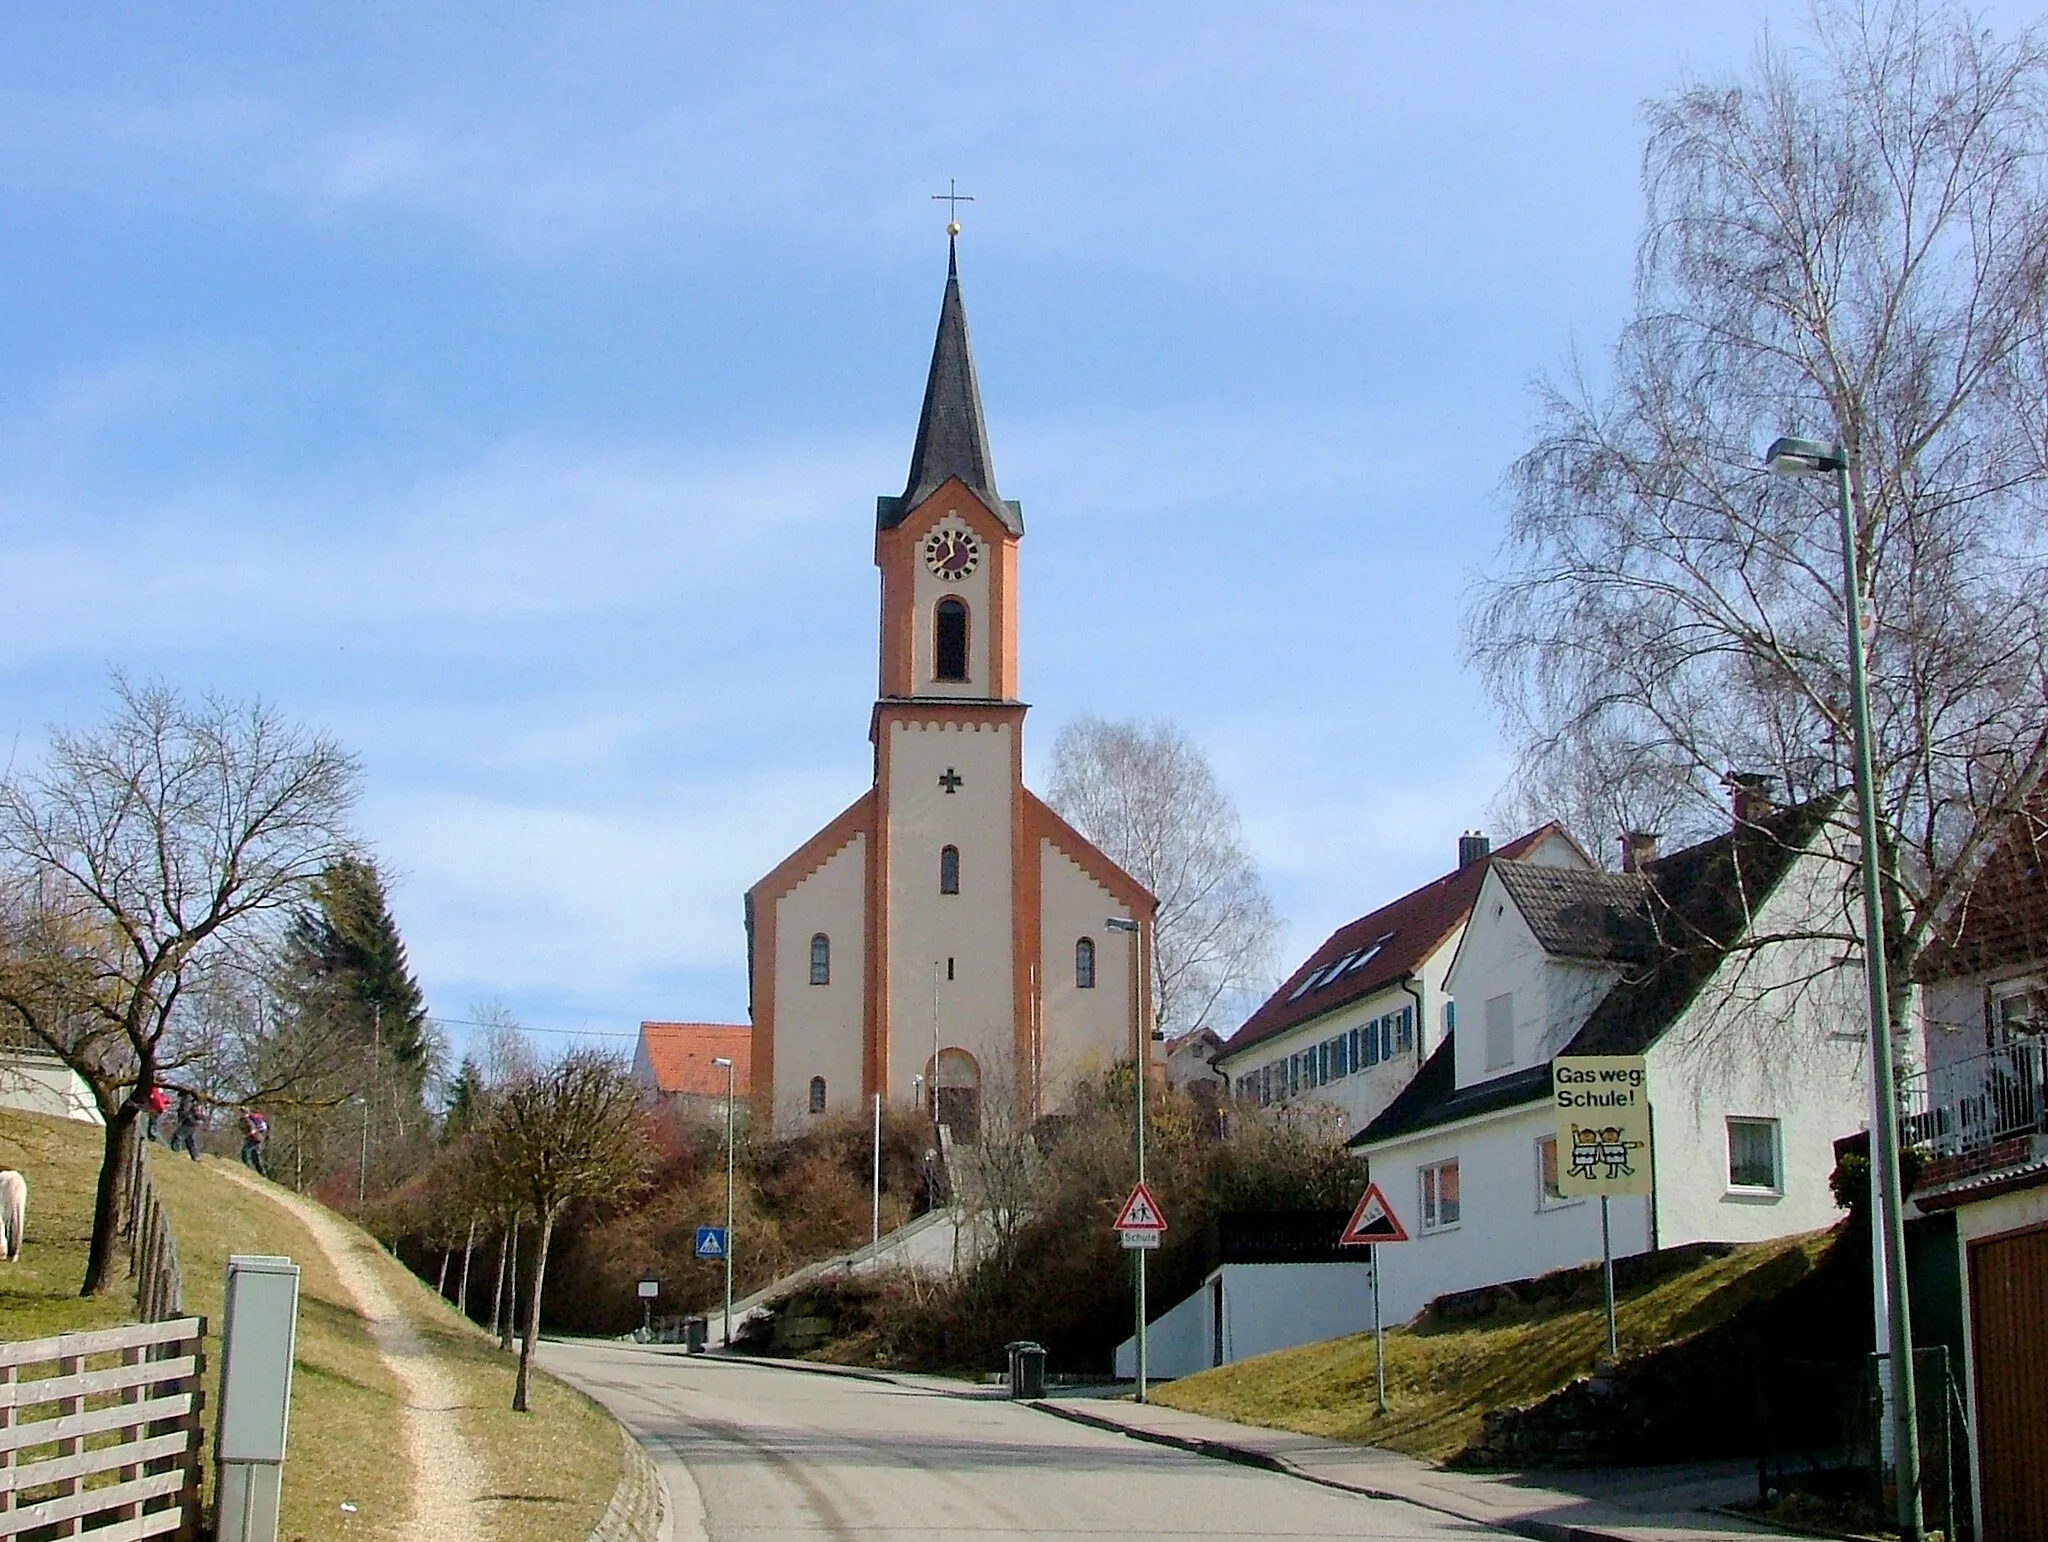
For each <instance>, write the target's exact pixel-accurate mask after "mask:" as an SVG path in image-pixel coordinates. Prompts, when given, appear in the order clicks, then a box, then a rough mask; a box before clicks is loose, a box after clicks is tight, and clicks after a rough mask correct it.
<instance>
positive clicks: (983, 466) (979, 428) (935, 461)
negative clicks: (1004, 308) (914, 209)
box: [875, 241, 1024, 535]
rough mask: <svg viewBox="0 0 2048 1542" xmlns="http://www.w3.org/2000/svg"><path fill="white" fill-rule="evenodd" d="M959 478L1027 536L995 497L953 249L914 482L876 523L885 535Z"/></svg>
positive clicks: (915, 451)
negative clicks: (952, 480)
mask: <svg viewBox="0 0 2048 1542" xmlns="http://www.w3.org/2000/svg"><path fill="white" fill-rule="evenodd" d="M952 477H958V478H959V479H960V480H961V481H962V482H964V483H965V484H966V485H967V489H968V491H969V492H971V493H973V494H974V495H975V497H977V498H979V499H980V500H981V501H982V502H983V503H985V504H987V505H988V507H989V510H990V512H991V513H993V514H994V515H995V516H996V517H997V518H998V519H1000V520H1001V521H1002V522H1003V525H1004V527H1005V528H1006V529H1008V530H1009V532H1010V533H1011V534H1012V535H1022V534H1023V533H1024V513H1023V510H1022V509H1021V508H1020V507H1019V506H1018V505H1016V504H1014V503H1006V502H1004V501H1003V498H1002V496H1001V495H1000V494H999V493H997V491H996V472H995V462H994V461H993V460H992V459H991V458H990V456H989V453H988V426H987V424H986V423H985V422H984V421H983V420H982V415H981V385H980V383H979V381H977V380H976V378H975V374H974V350H973V348H972V347H971V346H970V345H969V343H968V340H967V307H966V306H965V305H963V304H962V303H961V301H960V264H959V256H958V252H957V250H956V249H955V246H954V243H952V242H951V241H948V243H947V249H946V295H945V298H944V299H943V300H942V301H941V302H940V303H939V334H938V336H937V337H936V338H935V339H934V340H933V342H932V367H931V373H930V374H929V375H928V376H927V377H926V378H925V384H924V409H923V411H921V412H920V413H918V415H917V442H916V444H914V445H913V446H912V447H911V451H910V476H909V479H908V480H907V481H906V482H905V483H904V484H903V496H902V497H900V498H878V499H876V500H875V501H876V523H877V525H878V526H879V528H881V529H883V530H889V529H893V528H894V527H895V526H896V525H898V524H901V523H902V521H903V518H904V516H905V515H907V514H909V513H910V511H911V510H912V509H914V508H916V507H917V506H918V505H919V504H920V503H922V502H924V500H925V499H927V498H929V497H930V496H931V495H932V494H933V493H935V492H937V491H938V490H939V488H940V487H941V486H943V485H944V484H945V482H946V481H947V480H948V479H949V478H952Z"/></svg>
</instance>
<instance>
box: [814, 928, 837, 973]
mask: <svg viewBox="0 0 2048 1542" xmlns="http://www.w3.org/2000/svg"><path fill="white" fill-rule="evenodd" d="M831 983H832V939H831V938H830V937H827V936H826V935H825V934H824V933H823V932H819V933H818V934H817V936H815V937H813V938H812V939H811V984H813V985H830V984H831Z"/></svg>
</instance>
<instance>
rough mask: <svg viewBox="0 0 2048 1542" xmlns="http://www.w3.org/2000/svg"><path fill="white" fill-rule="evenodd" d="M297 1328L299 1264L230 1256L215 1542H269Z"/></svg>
mask: <svg viewBox="0 0 2048 1542" xmlns="http://www.w3.org/2000/svg"><path fill="white" fill-rule="evenodd" d="M298 1329H299V1266H298V1265H297V1264H295V1263H293V1262H292V1261H291V1260H290V1259H289V1258H271V1257H264V1256H258V1255H250V1254H237V1255H236V1256H234V1257H232V1258H230V1259H229V1260H228V1283H227V1293H226V1296H225V1297H224V1299H223V1300H222V1303H221V1332H220V1339H221V1352H220V1407H219V1413H218V1419H217V1422H216V1424H215V1428H214V1446H213V1454H214V1460H215V1461H216V1462H217V1463H218V1464H219V1466H220V1482H219V1485H218V1490H217V1491H218V1494H219V1501H218V1503H219V1509H218V1514H217V1520H216V1524H215V1535H217V1536H218V1537H220V1538H221V1542H275V1539H276V1536H277V1506H278V1495H279V1493H280V1491H281V1489H282V1485H283V1476H284V1474H283V1469H284V1458H285V1435H286V1431H287V1428H288V1426H289V1423H290V1417H289V1416H290V1413H291V1401H292V1352H293V1350H294V1349H295V1348H296V1346H297V1342H298Z"/></svg>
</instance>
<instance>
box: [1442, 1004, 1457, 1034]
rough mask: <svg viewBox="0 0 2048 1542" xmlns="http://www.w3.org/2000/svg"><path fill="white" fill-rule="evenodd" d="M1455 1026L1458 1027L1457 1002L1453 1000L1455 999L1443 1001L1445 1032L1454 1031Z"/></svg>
mask: <svg viewBox="0 0 2048 1542" xmlns="http://www.w3.org/2000/svg"><path fill="white" fill-rule="evenodd" d="M1457 1027H1458V1004H1457V1002H1455V1001H1446V1002H1445V1003H1444V1032H1445V1033H1453V1032H1456V1030H1457Z"/></svg>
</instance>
